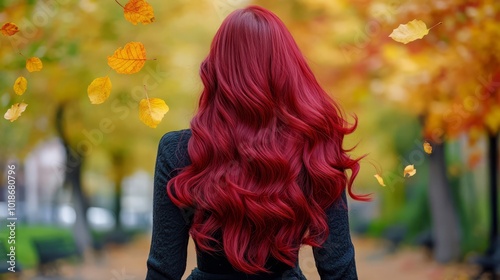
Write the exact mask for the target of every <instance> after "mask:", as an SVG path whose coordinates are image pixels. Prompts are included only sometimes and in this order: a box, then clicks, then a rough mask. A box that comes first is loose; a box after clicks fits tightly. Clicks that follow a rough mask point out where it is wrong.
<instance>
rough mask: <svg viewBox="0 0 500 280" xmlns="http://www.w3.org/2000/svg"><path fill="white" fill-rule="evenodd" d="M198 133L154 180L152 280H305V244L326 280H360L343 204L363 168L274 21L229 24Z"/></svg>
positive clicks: (162, 161) (162, 163)
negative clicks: (193, 255)
mask: <svg viewBox="0 0 500 280" xmlns="http://www.w3.org/2000/svg"><path fill="white" fill-rule="evenodd" d="M200 76H201V79H202V82H203V85H204V89H203V92H202V94H201V97H200V101H199V108H198V112H197V113H196V115H195V116H194V118H193V119H192V121H191V129H189V130H182V131H176V132H170V133H167V134H166V135H165V136H164V137H163V138H162V140H161V141H160V145H159V149H158V157H157V162H156V170H155V186H154V188H155V192H154V213H153V234H152V241H151V249H150V255H149V258H148V262H147V265H148V274H147V277H146V279H175V280H177V279H181V277H182V275H183V274H184V272H185V269H186V257H187V243H188V238H189V234H191V236H192V238H193V240H194V242H195V245H196V251H197V268H195V269H194V270H193V271H192V273H191V275H190V276H189V278H188V279H192V280H198V279H206V280H210V279H214V280H215V279H238V280H239V279H305V277H304V276H303V274H302V272H301V270H300V268H299V265H298V252H299V249H300V246H301V245H302V244H307V245H311V246H312V247H313V253H314V258H315V263H316V267H317V269H318V272H319V274H320V275H321V279H343V280H348V279H357V276H356V266H355V261H354V248H353V245H352V242H351V238H350V233H349V224H348V214H347V204H346V195H345V192H346V190H347V193H348V194H349V195H350V196H351V197H352V198H354V199H358V200H365V199H366V197H364V196H356V195H354V194H353V192H352V183H353V180H354V178H355V177H356V174H357V173H358V170H359V164H358V160H359V159H352V158H350V157H349V156H348V154H347V153H348V152H349V150H346V149H344V148H343V147H342V142H343V139H344V136H345V135H346V134H349V133H352V132H353V131H354V130H355V128H356V123H354V125H350V124H349V123H348V122H347V121H346V120H345V119H344V117H343V115H342V113H341V109H340V108H339V106H338V105H337V104H336V103H335V102H334V101H333V100H332V99H331V98H330V97H329V96H328V94H327V93H326V92H325V91H324V90H323V89H322V87H321V86H320V85H319V84H318V82H317V80H316V78H315V77H314V75H313V73H312V71H311V69H310V68H309V66H308V65H307V63H306V60H305V58H304V57H303V55H302V54H301V52H300V50H299V48H298V46H297V44H296V43H295V41H294V39H293V38H292V36H291V34H290V33H289V31H288V30H287V28H286V27H285V25H284V24H283V23H282V22H281V20H280V19H279V18H278V17H277V16H276V15H274V14H273V13H271V12H270V11H268V10H266V9H264V8H261V7H257V6H250V7H248V8H245V9H241V10H236V11H234V12H233V13H231V14H230V15H229V16H228V17H227V18H226V19H225V20H224V22H223V23H222V25H221V27H220V28H219V30H218V32H217V34H216V35H215V37H214V39H213V42H212V45H211V48H210V53H209V54H208V56H207V58H206V59H205V60H204V61H203V62H202V64H201V68H200Z"/></svg>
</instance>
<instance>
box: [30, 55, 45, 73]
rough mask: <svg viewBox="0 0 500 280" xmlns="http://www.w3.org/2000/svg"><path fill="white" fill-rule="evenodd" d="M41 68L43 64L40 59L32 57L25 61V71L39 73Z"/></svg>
mask: <svg viewBox="0 0 500 280" xmlns="http://www.w3.org/2000/svg"><path fill="white" fill-rule="evenodd" d="M42 68H43V64H42V61H41V60H40V58H38V57H35V56H34V57H31V58H28V59H27V60H26V69H28V71H29V72H36V71H40V70H42Z"/></svg>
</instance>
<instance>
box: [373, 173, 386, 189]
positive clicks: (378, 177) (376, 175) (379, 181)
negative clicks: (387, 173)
mask: <svg viewBox="0 0 500 280" xmlns="http://www.w3.org/2000/svg"><path fill="white" fill-rule="evenodd" d="M373 176H374V177H375V178H376V179H377V181H378V183H379V184H380V185H381V186H382V187H385V183H384V179H382V177H380V175H378V174H375V175H373Z"/></svg>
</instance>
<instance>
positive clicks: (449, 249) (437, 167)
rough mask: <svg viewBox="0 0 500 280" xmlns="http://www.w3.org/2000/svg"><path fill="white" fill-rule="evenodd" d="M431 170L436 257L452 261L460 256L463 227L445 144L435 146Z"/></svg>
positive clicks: (431, 206)
mask: <svg viewBox="0 0 500 280" xmlns="http://www.w3.org/2000/svg"><path fill="white" fill-rule="evenodd" d="M429 168H430V171H429V177H430V178H429V179H430V182H429V204H430V208H431V217H432V234H433V238H434V258H435V259H436V260H437V261H438V262H450V261H454V260H457V259H458V258H459V257H460V253H461V252H460V251H461V250H460V225H459V220H458V214H457V211H456V206H455V204H454V201H453V195H452V191H451V187H450V183H449V181H448V177H447V170H446V162H445V146H444V143H442V144H437V143H434V144H433V152H432V154H431V155H430V163H429Z"/></svg>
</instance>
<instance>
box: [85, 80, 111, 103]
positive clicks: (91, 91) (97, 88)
mask: <svg viewBox="0 0 500 280" xmlns="http://www.w3.org/2000/svg"><path fill="white" fill-rule="evenodd" d="M111 87H112V85H111V80H110V79H109V77H108V76H106V77H100V78H96V79H94V80H93V81H92V83H90V85H89V86H88V88H87V93H88V96H89V99H90V103H92V104H101V103H103V102H104V101H106V99H108V97H109V94H110V93H111Z"/></svg>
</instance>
